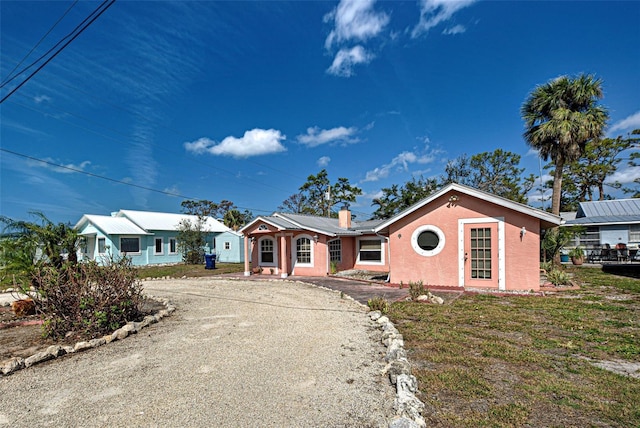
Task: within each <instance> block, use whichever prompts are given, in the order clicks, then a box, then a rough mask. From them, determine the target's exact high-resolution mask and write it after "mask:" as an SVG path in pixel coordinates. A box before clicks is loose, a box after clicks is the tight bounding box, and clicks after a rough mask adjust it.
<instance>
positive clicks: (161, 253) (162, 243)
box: [153, 237, 164, 256]
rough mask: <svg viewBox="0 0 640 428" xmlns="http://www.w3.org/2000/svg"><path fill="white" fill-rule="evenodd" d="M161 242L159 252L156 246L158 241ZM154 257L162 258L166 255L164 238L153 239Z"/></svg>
mask: <svg viewBox="0 0 640 428" xmlns="http://www.w3.org/2000/svg"><path fill="white" fill-rule="evenodd" d="M158 239H159V240H160V251H159V252H158V247H157V244H156V241H157V240H158ZM153 255H154V256H162V255H164V239H163V238H162V237H160V238H157V237H156V238H153Z"/></svg>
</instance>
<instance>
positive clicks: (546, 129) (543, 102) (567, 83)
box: [521, 74, 608, 214]
mask: <svg viewBox="0 0 640 428" xmlns="http://www.w3.org/2000/svg"><path fill="white" fill-rule="evenodd" d="M602 96H603V93H602V81H601V80H600V79H596V78H595V77H594V76H592V75H584V74H583V75H579V76H577V77H575V78H571V77H568V76H561V77H558V78H556V79H554V80H551V81H550V82H548V83H546V84H544V85H540V86H538V87H536V88H535V89H534V90H533V92H532V93H531V94H529V97H528V98H527V100H526V101H525V103H524V104H523V105H522V109H521V114H522V118H523V119H524V121H525V127H526V130H525V133H524V139H525V140H526V142H527V144H529V145H530V146H531V147H532V148H534V149H536V150H538V152H539V153H540V156H541V157H542V158H543V159H544V160H545V161H546V160H548V159H549V158H551V161H552V162H553V163H554V164H555V172H554V182H553V197H552V205H551V211H552V213H554V214H559V213H560V195H561V190H562V171H563V168H564V166H565V164H567V163H568V162H572V161H574V160H577V159H578V158H579V157H580V155H581V154H582V153H583V151H584V147H585V145H586V144H587V142H589V141H591V140H594V139H597V138H600V137H601V136H602V134H603V130H604V127H605V124H606V122H607V119H608V113H607V110H606V108H604V107H603V106H600V105H598V100H599V99H601V98H602Z"/></svg>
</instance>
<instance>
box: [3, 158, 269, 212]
mask: <svg viewBox="0 0 640 428" xmlns="http://www.w3.org/2000/svg"><path fill="white" fill-rule="evenodd" d="M0 151H2V152H5V153H10V154H12V155H14V156H18V157H22V158H25V159H29V160H32V161H35V162H40V163H43V164H46V165H49V166H54V167H56V168H62V169H66V170H68V171H72V172H77V173H79V174H84V175H88V176H89V177H93V178H99V179H101V180H106V181H110V182H112V183H117V184H124V185H125V186H131V187H136V188H138V189H142V190H148V191H150V192H155V193H160V194H163V195H167V196H174V197H178V198H182V199H192V200H193V199H195V200H197V199H201V198H194V197H191V196H185V195H181V194H180V193H174V192H167V191H166V190H159V189H154V188H152V187H147V186H141V185H139V184H134V183H129V182H127V181H123V180H117V179H115V178H111V177H106V176H104V175H99V174H94V173H92V172H88V171H83V170H81V169H78V168H74V167H71V166H68V165H61V164H58V163H55V162H51V161H48V160H44V159H40V158H36V157H34V156H29V155H25V154H23V153H18V152H15V151H13V150H9V149H5V148H3V147H0ZM237 208H240V209H243V210H249V211H261V212H271V211H268V210H259V209H256V208H247V207H237Z"/></svg>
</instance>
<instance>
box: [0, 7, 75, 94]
mask: <svg viewBox="0 0 640 428" xmlns="http://www.w3.org/2000/svg"><path fill="white" fill-rule="evenodd" d="M78 1H79V0H74V2H73V3H72V4H71V6H69V8H67V10H66V11H65V12H64V13H63V14H62V16H61V17H60V18H58V20H57V21H56V22H55V23H54V24H53V25H52V26H51V28H49V31H47V32H46V33H45V34H44V36H42V37H41V38H40V40H38V43H36V44H35V45H34V46H33V47H32V48H31V50H30V51H29V52H28V53H27V54H26V55H25V56H24V58H22V59H21V60H20V61H19V62H18V63H17V64H16V65H15V67H13V69H12V70H11V71H10V72H9V74H8V75H7V77H6V79H5V80H3V81H2V84H0V88H3V87H4V86H5V85H6V84H7V83H9V82H11V81H12V80H13V79H15V78H16V77H18V76H19V75H20V74H22V73H23V72H25V71H26V70H28V69H29V68H30V67H31V66H33V64H35V63H32V64H31V65H29V66H28V67H26V68H24V69H23V70H22V71H21V72H20V73H18V74H16V75H15V76H13V77H11V75H12V74H13V72H14V71H16V70H17V69H18V67H20V66H21V65H22V63H23V62H25V61H26V60H27V58H29V56H30V55H31V54H32V53H33V51H34V50H36V49H37V48H38V46H40V43H42V42H43V41H44V39H46V38H47V36H48V35H49V34H50V33H51V32H52V31H53V29H54V28H56V26H57V25H58V24H59V23H60V21H62V20H63V19H64V17H65V16H67V14H68V13H69V12H70V11H71V9H73V7H74V6H75V5H76V3H78ZM63 40H64V39H63ZM58 43H60V42H58ZM56 46H57V44H56ZM47 53H48V52H47ZM45 55H46V54H45ZM40 59H42V57H40V58H39V59H38V60H37V61H40ZM37 61H36V62H37ZM7 79H8V80H7Z"/></svg>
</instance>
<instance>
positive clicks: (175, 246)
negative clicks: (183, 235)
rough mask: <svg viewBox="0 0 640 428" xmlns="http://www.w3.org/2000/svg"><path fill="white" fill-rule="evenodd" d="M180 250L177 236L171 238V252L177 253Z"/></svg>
mask: <svg viewBox="0 0 640 428" xmlns="http://www.w3.org/2000/svg"><path fill="white" fill-rule="evenodd" d="M177 252H178V241H176V238H169V254H176V253H177Z"/></svg>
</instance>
